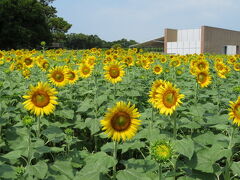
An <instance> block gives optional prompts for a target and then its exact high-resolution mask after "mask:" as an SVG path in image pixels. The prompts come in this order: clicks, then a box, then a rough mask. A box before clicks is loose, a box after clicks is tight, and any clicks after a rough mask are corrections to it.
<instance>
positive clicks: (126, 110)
mask: <svg viewBox="0 0 240 180" xmlns="http://www.w3.org/2000/svg"><path fill="white" fill-rule="evenodd" d="M139 117H140V114H139V112H138V109H137V108H135V105H131V104H130V103H125V102H122V101H120V102H117V104H116V105H115V106H114V107H113V108H111V109H108V112H107V113H106V114H105V117H104V119H102V120H101V125H102V126H103V128H102V129H103V130H104V131H105V133H106V134H107V135H108V136H109V137H111V138H112V139H113V140H114V141H120V140H123V141H126V140H129V139H131V138H132V137H133V136H135V134H136V132H137V129H138V127H139V125H140V124H141V123H140V122H141V121H140V120H139V119H138V118H139Z"/></svg>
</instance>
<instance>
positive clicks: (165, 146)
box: [150, 140, 174, 163]
mask: <svg viewBox="0 0 240 180" xmlns="http://www.w3.org/2000/svg"><path fill="white" fill-rule="evenodd" d="M150 154H151V157H152V158H153V159H154V160H155V161H157V162H158V163H163V162H167V161H168V160H170V159H171V158H172V157H173V154H174V153H173V148H172V145H171V144H170V142H168V141H165V140H159V141H156V142H155V143H153V144H152V145H151V146H150Z"/></svg>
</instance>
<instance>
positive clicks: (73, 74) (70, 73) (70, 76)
mask: <svg viewBox="0 0 240 180" xmlns="http://www.w3.org/2000/svg"><path fill="white" fill-rule="evenodd" d="M74 78H75V73H73V72H69V73H68V79H70V80H73V79H74Z"/></svg>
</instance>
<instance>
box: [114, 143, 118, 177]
mask: <svg viewBox="0 0 240 180" xmlns="http://www.w3.org/2000/svg"><path fill="white" fill-rule="evenodd" d="M117 145H118V142H117V141H114V149H113V158H114V159H116V161H117V162H118V160H117ZM116 174H117V163H116V164H115V165H114V166H113V180H116Z"/></svg>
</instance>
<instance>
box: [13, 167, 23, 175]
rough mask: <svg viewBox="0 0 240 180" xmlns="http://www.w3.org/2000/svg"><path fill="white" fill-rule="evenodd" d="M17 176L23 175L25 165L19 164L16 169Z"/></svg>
mask: <svg viewBox="0 0 240 180" xmlns="http://www.w3.org/2000/svg"><path fill="white" fill-rule="evenodd" d="M15 172H16V175H17V177H22V176H23V174H24V173H25V168H24V167H23V166H19V167H17V168H16V169H15Z"/></svg>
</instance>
